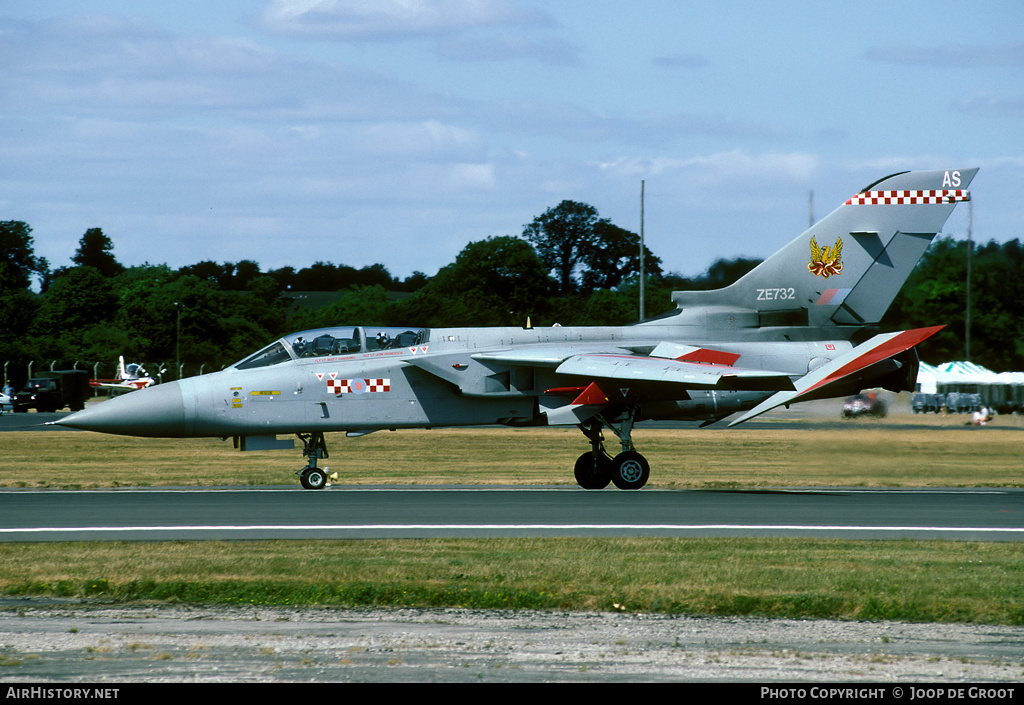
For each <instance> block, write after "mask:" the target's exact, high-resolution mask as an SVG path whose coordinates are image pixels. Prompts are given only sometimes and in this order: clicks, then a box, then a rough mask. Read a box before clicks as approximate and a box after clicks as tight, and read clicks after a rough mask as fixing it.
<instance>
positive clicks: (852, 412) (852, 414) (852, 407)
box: [843, 392, 886, 419]
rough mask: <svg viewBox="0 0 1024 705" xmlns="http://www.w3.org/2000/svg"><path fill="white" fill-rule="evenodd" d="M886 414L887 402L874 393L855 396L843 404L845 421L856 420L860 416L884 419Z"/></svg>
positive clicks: (848, 398)
mask: <svg viewBox="0 0 1024 705" xmlns="http://www.w3.org/2000/svg"><path fill="white" fill-rule="evenodd" d="M885 413H886V409H885V402H884V401H882V400H881V399H879V398H878V395H877V394H875V393H874V392H868V393H866V394H854V395H853V396H852V397H847V399H846V401H844V402H843V418H844V419H855V418H857V417H860V416H875V417H878V418H884V417H885Z"/></svg>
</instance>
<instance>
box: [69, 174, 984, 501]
mask: <svg viewBox="0 0 1024 705" xmlns="http://www.w3.org/2000/svg"><path fill="white" fill-rule="evenodd" d="M976 172H977V169H961V170H945V171H924V172H904V173H901V174H894V175H892V176H888V177H886V178H884V179H881V180H879V181H877V182H875V183H873V184H871V185H870V186H868V187H867V188H865V189H864V190H863V191H860V192H859V193H857V194H856V195H854V196H853V197H851V198H850V199H849V200H848V201H846V202H845V203H844V204H843V205H841V206H839V208H837V209H836V210H835V211H833V212H832V213H831V214H830V215H828V216H827V217H825V218H823V219H822V220H820V221H819V222H817V223H815V224H814V225H813V226H811V228H810V229H809V230H807V231H806V232H805V233H803V234H802V235H800V236H799V237H797V238H796V239H795V240H793V241H792V242H790V243H789V244H787V245H786V246H784V247H783V248H782V249H781V250H779V251H778V252H777V253H776V254H774V255H772V256H771V257H770V258H768V259H767V260H765V261H764V262H763V263H761V264H760V265H758V266H757V267H756V268H754V269H753V270H751V271H750V272H749V273H748V274H747V275H746V276H744V277H743V278H741V279H740V280H739V281H737V282H736V283H734V284H732V285H731V286H728V287H725V288H723V289H718V290H714V291H679V292H675V293H674V294H673V297H672V298H673V301H674V302H675V304H676V306H677V308H676V309H675V310H674V311H672V312H671V313H669V314H666V315H663V316H660V317H658V318H656V319H653V320H649V321H645V322H643V323H639V324H635V325H630V326H603V327H557V326H556V327H551V328H531V327H527V328H434V329H428V328H417V327H400V328H381V327H372V326H359V325H347V326H338V327H336V328H329V329H321V330H315V331H306V332H302V333H295V334H292V335H288V336H285V337H284V338H281V339H280V340H278V341H276V342H274V343H272V344H271V345H269V346H268V347H266V348H264V349H263V350H260V351H259V352H257V353H255V354H253V355H250V356H249V357H247V358H245V359H244V360H241V361H240V362H238V363H236V364H234V365H232V366H231V367H229V368H227V369H225V370H222V371H220V372H214V373H211V374H207V375H202V376H199V377H191V378H187V379H183V380H180V381H177V382H168V383H164V384H160V385H157V386H155V387H152V388H150V389H144V390H142V391H140V392H138V393H135V394H129V395H126V396H123V397H120V398H117V399H113V400H111V401H107V402H103V403H101V404H97V405H95V406H93V407H91V408H88V409H86V410H84V411H79V412H77V413H74V414H71V415H69V416H67V417H65V418H64V419H63V420H61V421H58V422H57V423H59V424H61V425H64V426H70V427H73V428H81V429H88V430H93V431H101V432H106V433H116V434H125V435H133V436H153V437H175V438H185V437H196V436H222V437H227V436H233V437H234V438H235V442H236V444H237V446H238V447H239V448H240V449H241V450H262V449H270V448H277V447H282V444H291V443H293V441H290V440H286V441H281V440H278V439H277V435H278V434H296V435H297V436H298V437H299V439H300V440H302V442H303V450H302V453H303V455H304V456H305V457H306V458H308V463H307V465H306V466H305V467H303V468H302V469H301V470H299V472H298V475H299V477H300V480H301V484H302V485H303V486H304V487H306V488H310V489H319V488H322V487H324V486H326V485H327V484H328V483H329V480H330V479H331V478H332V477H336V474H334V475H332V474H331V473H330V471H329V469H328V468H326V467H321V466H320V465H319V461H321V460H323V459H326V458H327V457H328V453H327V445H326V442H325V439H324V434H325V433H327V432H334V431H344V432H347V433H348V435H350V436H358V435H363V434H365V433H369V432H373V431H378V430H383V429H392V430H394V429H405V428H435V427H441V426H475V425H483V424H503V425H506V426H570V425H573V426H577V427H579V429H580V430H581V431H582V432H583V435H584V436H585V438H586V440H587V441H588V442H589V444H590V449H589V450H587V451H586V452H584V453H583V454H582V455H581V456H580V457H579V459H578V460H577V461H576V464H575V468H574V473H575V478H576V481H577V482H578V484H579V485H580V486H582V487H584V488H588V489H597V488H603V487H606V486H607V485H608V484H609V482H611V483H614V484H615V485H616V486H617V487H619V488H621V489H638V488H640V487H642V486H643V485H644V484H645V483H646V482H647V480H648V477H649V474H650V466H649V463H648V461H647V460H646V459H645V458H644V456H643V455H641V454H640V453H639V452H637V450H636V449H635V448H634V445H633V440H632V431H633V427H634V424H636V423H637V422H640V421H643V420H647V419H685V420H691V421H697V422H701V423H702V424H708V423H712V422H715V421H718V420H720V419H724V418H725V417H728V416H731V415H733V414H738V416H736V418H734V419H733V420H732V422H731V424H730V425H735V424H738V423H741V422H743V421H747V420H749V419H751V418H754V417H755V416H758V415H759V414H763V413H764V412H766V411H768V410H770V409H774V408H775V407H777V406H780V405H786V406H788V405H789V404H792V403H795V402H799V401H806V400H812V399H823V398H831V397H845V396H849V395H852V394H856V393H857V392H860V391H861V390H862V389H866V388H874V387H882V388H885V389H889V390H892V391H901V390H906V391H910V390H913V388H914V384H915V380H916V377H917V369H918V357H917V352H916V350H915V348H914V346H915V345H917V344H918V343H920V342H921V341H923V340H925V339H926V338H928V337H929V336H930V335H932V334H934V333H935V332H936V331H938V330H939V329H940V328H941V326H939V327H934V328H924V329H919V330H908V331H899V332H893V333H883V334H875V332H876V331H877V328H878V324H879V321H880V320H881V319H882V315H883V314H884V313H885V311H886V310H887V309H888V307H889V305H890V304H891V303H892V301H893V299H894V298H895V297H896V294H897V293H898V292H899V290H900V288H901V287H902V285H903V283H904V281H905V280H906V278H907V276H908V275H909V274H910V272H911V270H913V268H914V266H915V265H916V264H917V261H918V259H919V258H920V257H921V255H922V254H923V253H924V252H925V250H926V249H927V247H928V245H929V243H930V242H931V241H932V238H933V237H934V236H935V235H936V233H938V232H939V231H940V230H941V229H942V227H943V225H944V223H945V222H946V220H947V218H948V217H949V215H950V214H951V213H952V211H953V209H954V208H955V206H956V204H957V203H959V202H961V201H966V200H968V199H969V194H968V191H967V190H966V189H967V186H968V185H969V183H970V181H971V179H973V177H974V175H975V174H976ZM605 429H608V430H610V431H611V432H613V433H614V434H615V435H616V436H617V437H618V440H619V444H620V448H619V452H616V453H615V454H614V455H612V454H611V453H609V452H608V451H607V450H606V448H605V444H604V430H605ZM523 450H524V452H529V449H528V448H524V449H523ZM360 462H365V458H362V459H361V461H360Z"/></svg>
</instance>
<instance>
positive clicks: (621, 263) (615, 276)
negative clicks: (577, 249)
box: [581, 220, 661, 291]
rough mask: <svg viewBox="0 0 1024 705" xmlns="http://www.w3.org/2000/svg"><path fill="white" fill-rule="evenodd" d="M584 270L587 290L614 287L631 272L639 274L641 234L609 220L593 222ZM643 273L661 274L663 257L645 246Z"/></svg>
mask: <svg viewBox="0 0 1024 705" xmlns="http://www.w3.org/2000/svg"><path fill="white" fill-rule="evenodd" d="M582 259H583V262H584V264H585V265H586V270H585V271H584V272H583V274H582V279H581V281H582V285H583V287H582V288H583V290H584V291H593V290H595V289H614V288H615V287H617V286H619V285H620V284H622V282H623V281H624V280H626V279H627V278H628V277H631V276H638V275H639V274H640V236H639V235H637V234H636V233H632V232H630V231H628V230H625V229H623V228H620V227H619V226H617V225H613V224H612V223H610V222H608V221H607V220H599V221H597V222H596V223H595V224H594V234H593V238H592V240H591V242H590V243H589V244H588V245H587V246H586V247H584V250H583V258H582ZM644 274H645V275H648V276H661V258H660V257H656V256H655V255H654V254H653V253H652V252H651V251H650V250H649V249H647V246H646V245H645V246H644Z"/></svg>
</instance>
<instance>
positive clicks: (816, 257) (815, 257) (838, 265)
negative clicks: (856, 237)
mask: <svg viewBox="0 0 1024 705" xmlns="http://www.w3.org/2000/svg"><path fill="white" fill-rule="evenodd" d="M842 256H843V238H841V237H840V238H836V244H835V245H833V246H832V247H829V246H828V245H826V246H825V247H818V243H817V242H816V241H815V239H814V238H813V237H812V238H811V261H810V262H808V263H807V271H808V272H810V273H811V274H814V275H816V276H819V277H824V278H825V279H828V278H829V277H831V276H834V275H836V274H842V272H843V262H842Z"/></svg>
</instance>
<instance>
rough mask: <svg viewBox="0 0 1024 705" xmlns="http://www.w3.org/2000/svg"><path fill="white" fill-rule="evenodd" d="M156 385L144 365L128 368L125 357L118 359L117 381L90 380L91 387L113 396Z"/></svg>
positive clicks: (134, 365)
mask: <svg viewBox="0 0 1024 705" xmlns="http://www.w3.org/2000/svg"><path fill="white" fill-rule="evenodd" d="M154 384H156V380H155V379H153V378H152V377H150V376H149V375H148V374H147V373H146V369H145V368H144V367H143V366H142V365H140V364H138V363H135V362H133V363H131V364H129V365H127V366H126V365H125V364H124V355H121V356H120V357H119V358H118V361H117V378H116V379H90V380H89V386H91V387H95V388H98V389H106V390H108V391H110V392H111V393H112V394H122V393H124V392H134V391H137V390H139V389H145V388H146V387H152V386H153V385H154Z"/></svg>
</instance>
